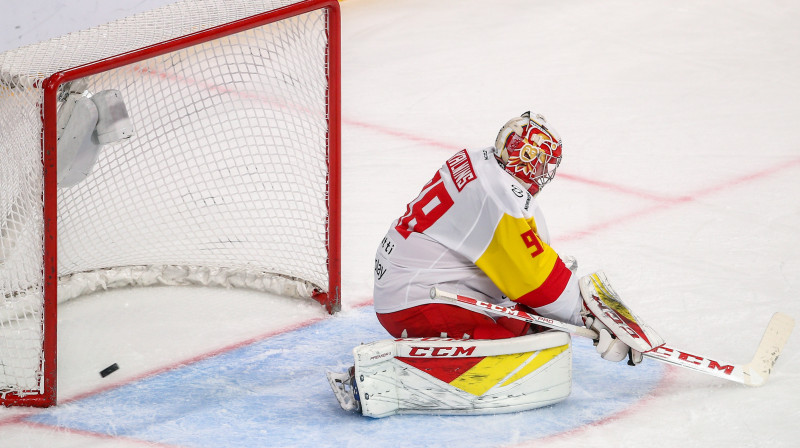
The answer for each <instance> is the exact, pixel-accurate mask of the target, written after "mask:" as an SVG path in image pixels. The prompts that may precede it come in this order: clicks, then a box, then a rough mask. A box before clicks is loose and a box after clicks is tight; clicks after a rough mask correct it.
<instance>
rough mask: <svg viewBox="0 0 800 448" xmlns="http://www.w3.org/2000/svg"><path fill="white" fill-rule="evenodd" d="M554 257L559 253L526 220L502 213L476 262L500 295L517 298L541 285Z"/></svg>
mask: <svg viewBox="0 0 800 448" xmlns="http://www.w3.org/2000/svg"><path fill="white" fill-rule="evenodd" d="M557 260H558V254H556V252H555V251H554V250H553V248H551V247H550V246H548V245H546V244H544V243H543V242H542V240H541V239H539V236H538V235H536V232H535V231H534V229H533V228H532V227H531V224H529V223H528V221H526V220H525V219H524V218H515V217H513V216H511V215H508V214H504V215H503V217H502V218H500V222H499V223H498V224H497V227H496V228H495V231H494V235H493V236H492V241H491V242H490V243H489V246H488V247H487V248H486V250H485V251H484V252H483V254H481V256H480V258H478V260H477V261H476V262H475V264H476V265H477V266H478V267H479V268H480V269H481V270H482V271H483V272H484V273H486V275H487V276H489V278H490V279H492V281H493V282H494V284H495V285H497V287H498V288H500V291H502V292H503V294H505V295H506V296H508V298H510V299H511V300H517V299H519V298H520V297H522V296H524V295H526V294H529V293H531V292H533V291H535V290H536V289H538V288H539V287H541V286H542V284H544V282H545V281H546V280H547V278H548V277H549V276H550V274H551V272H553V269H554V268H555V266H556V261H557Z"/></svg>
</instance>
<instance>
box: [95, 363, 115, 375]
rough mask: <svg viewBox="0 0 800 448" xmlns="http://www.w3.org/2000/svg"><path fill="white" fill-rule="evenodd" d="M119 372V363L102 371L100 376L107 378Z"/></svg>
mask: <svg viewBox="0 0 800 448" xmlns="http://www.w3.org/2000/svg"><path fill="white" fill-rule="evenodd" d="M117 370H119V365H117V363H114V364H111V365H110V366H108V367H106V368H105V369H103V370H101V371H100V376H101V377H103V378H105V377H107V376H108V375H111V374H112V373H114V372H116V371H117Z"/></svg>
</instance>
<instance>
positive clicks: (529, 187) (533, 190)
mask: <svg viewBox="0 0 800 448" xmlns="http://www.w3.org/2000/svg"><path fill="white" fill-rule="evenodd" d="M514 179H516V180H517V182H519V183H520V184H522V186H523V187H525V189H526V190H528V193H530V194H531V196H536V193H538V192H539V191H540V190H541V189H540V188H539V186H538V185H536V182H534V183H532V184H529V183H528V182H525V181H524V180H522V179H520V178H519V177H517V176H514Z"/></svg>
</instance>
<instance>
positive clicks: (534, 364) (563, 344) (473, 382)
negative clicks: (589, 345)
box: [328, 331, 572, 418]
mask: <svg viewBox="0 0 800 448" xmlns="http://www.w3.org/2000/svg"><path fill="white" fill-rule="evenodd" d="M353 356H354V358H355V366H354V367H355V368H354V369H352V368H351V370H350V373H345V374H335V373H331V372H329V373H328V380H329V382H330V384H331V387H332V388H333V391H334V394H335V395H336V397H337V399H338V400H339V403H340V405H341V406H342V408H344V409H346V410H358V409H360V411H361V413H362V414H363V415H365V416H368V417H375V418H378V417H386V416H389V415H393V414H471V415H478V414H500V413H507V412H517V411H523V410H528V409H534V408H538V407H542V406H547V405H550V404H554V403H557V402H560V401H562V400H564V399H566V398H567V396H568V395H569V394H570V390H571V387H572V349H571V344H570V338H569V335H568V334H566V333H562V332H555V331H548V332H544V333H539V334H533V335H527V336H522V337H519V338H512V339H504V340H461V339H447V338H418V339H397V340H382V341H376V342H372V343H369V344H365V345H360V346H358V347H356V348H354V349H353Z"/></svg>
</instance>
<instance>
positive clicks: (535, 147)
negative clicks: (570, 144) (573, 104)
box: [494, 112, 561, 194]
mask: <svg viewBox="0 0 800 448" xmlns="http://www.w3.org/2000/svg"><path fill="white" fill-rule="evenodd" d="M494 146H495V151H496V155H497V157H498V159H499V160H500V161H501V162H502V164H503V166H504V167H505V170H506V171H507V172H508V173H509V174H511V175H512V176H514V177H515V178H517V180H519V181H520V182H521V183H523V184H524V185H525V186H526V187H527V189H528V191H529V192H530V193H531V194H536V193H538V192H539V190H541V189H542V188H543V187H544V186H545V185H546V184H547V183H548V182H550V181H551V180H553V177H554V176H555V174H556V168H558V165H559V164H560V163H561V137H559V135H558V133H556V131H555V130H554V129H552V128H551V127H550V126H549V125H548V124H547V121H546V120H545V118H544V117H543V116H542V115H539V114H535V115H533V116H531V113H530V112H525V113H524V114H522V115H521V116H520V117H517V118H512V119H511V120H509V121H508V123H506V124H505V125H504V126H503V128H502V129H500V132H499V133H498V134H497V139H496V140H495V144H494Z"/></svg>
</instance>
